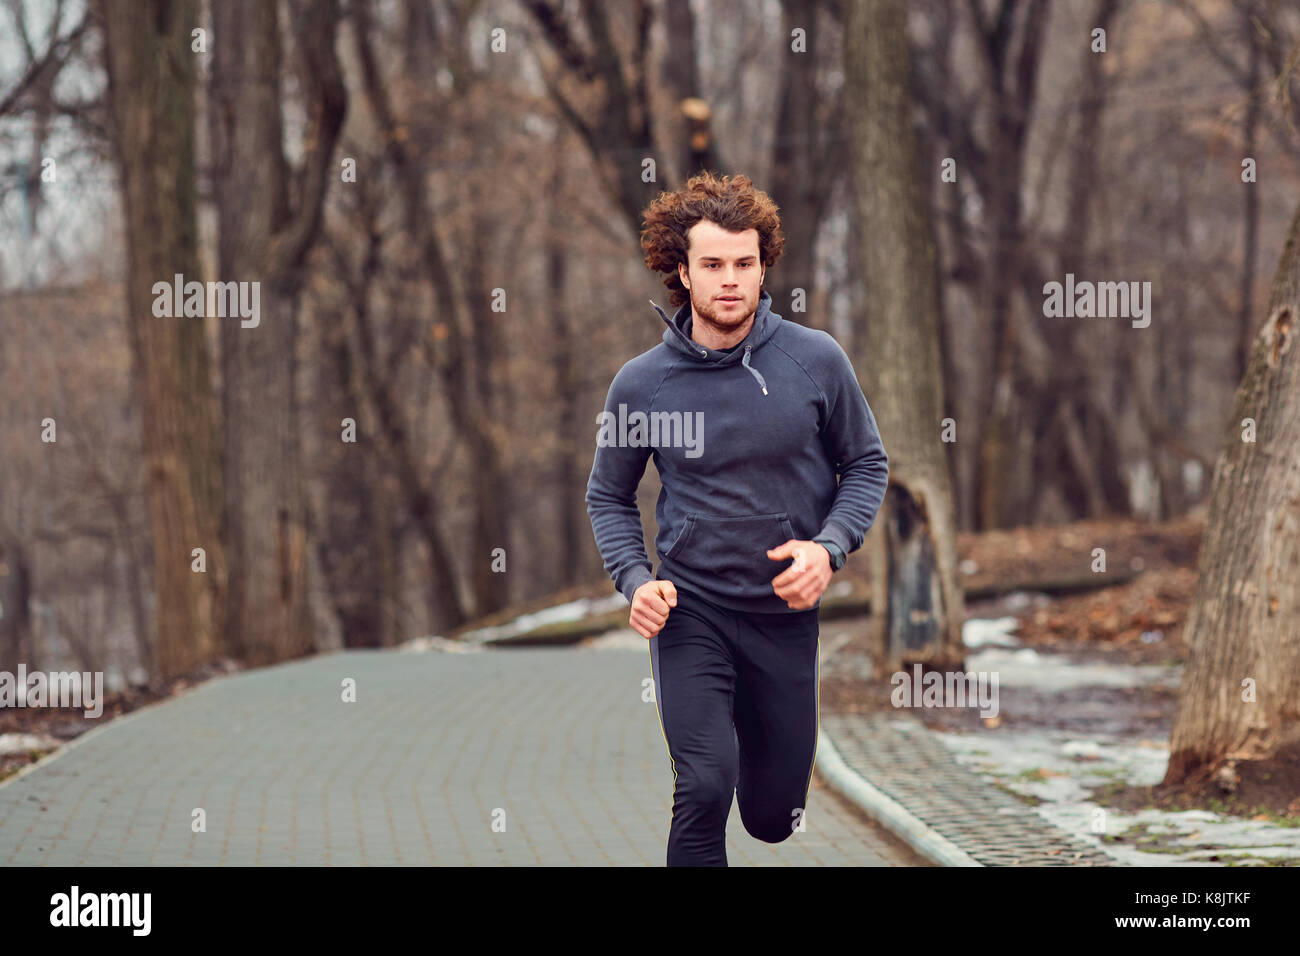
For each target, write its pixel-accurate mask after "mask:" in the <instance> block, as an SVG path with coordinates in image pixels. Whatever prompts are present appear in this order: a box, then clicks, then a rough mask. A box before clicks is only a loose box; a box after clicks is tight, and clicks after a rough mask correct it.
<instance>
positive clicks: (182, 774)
mask: <svg viewBox="0 0 1300 956" xmlns="http://www.w3.org/2000/svg"><path fill="white" fill-rule="evenodd" d="M649 674H650V659H649V654H648V652H647V651H645V650H640V651H633V650H594V649H589V648H581V647H569V648H535V649H518V650H492V651H484V652H481V653H466V654H450V653H405V652H397V651H350V652H342V653H334V654H326V655H322V656H319V657H314V658H310V659H307V660H303V661H297V662H292V663H288V664H283V665H278V666H275V667H270V668H264V669H260V670H256V671H250V672H245V673H242V674H237V675H234V676H231V677H225V678H219V679H216V680H214V681H211V682H209V683H207V684H205V685H203V686H202V687H200V688H198V689H197V690H195V691H192V692H190V693H187V694H185V695H182V696H180V697H177V698H175V699H173V700H170V701H167V702H165V703H162V704H159V705H156V706H153V707H148V708H145V709H142V710H139V711H136V712H134V713H132V714H129V715H127V716H126V717H124V718H119V719H117V720H115V721H112V722H110V723H107V724H105V725H104V726H103V727H102V728H99V729H98V730H96V731H92V732H91V734H88V735H85V736H83V737H81V738H78V739H77V740H76V741H74V742H73V743H72V745H71V746H70V747H68V748H67V749H66V751H65V752H64V753H62V754H61V755H59V756H58V757H57V759H54V760H51V761H50V762H48V763H47V764H44V765H42V766H39V767H37V768H35V769H34V770H32V771H30V772H28V773H26V774H24V775H23V776H21V777H18V778H16V779H11V780H9V781H8V782H6V783H5V784H3V785H0V864H18V865H40V864H51V865H100V866H113V865H187V864H190V865H257V864H271V865H410V864H422V865H427V864H435V865H473V866H482V865H524V866H528V865H538V864H545V865H595V866H602V865H610V864H616V865H632V866H636V865H649V866H662V865H663V862H664V850H665V844H666V840H667V831H668V822H669V818H670V814H671V805H672V804H671V788H672V770H671V766H670V764H669V760H668V753H667V748H666V746H665V743H664V739H663V734H662V731H661V729H660V726H659V722H658V716H657V714H656V712H655V707H654V704H653V703H651V702H643V701H642V699H641V694H642V681H643V679H645V678H647V677H648V676H649ZM345 678H353V679H355V681H356V696H357V700H356V702H355V703H344V702H343V701H342V700H341V687H342V682H343V681H344V679H345ZM199 807H201V808H203V809H204V811H205V812H206V832H203V833H194V832H192V830H191V820H192V815H193V812H194V810H195V808H199ZM498 811H499V812H498ZM494 818H495V819H500V820H503V822H504V827H505V828H504V831H503V832H494V829H493V820H494ZM806 827H807V829H806V831H805V832H803V833H796V834H794V835H793V836H792V837H791V838H790V839H789V840H787V841H786V842H785V843H782V844H779V845H769V844H765V843H761V842H759V841H757V840H755V839H753V838H752V837H750V836H749V835H748V834H747V833H746V832H745V831H744V828H743V826H742V825H741V822H740V816H739V810H738V809H737V808H736V807H735V806H734V805H733V808H732V813H731V817H730V820H729V828H728V841H727V854H728V860H729V862H730V864H731V865H733V866H747V865H759V866H763V865H813V866H818V865H824V866H845V865H847V866H862V865H868V866H870V865H901V866H906V865H917V864H918V863H919V862H920V861H919V859H918V858H917V857H915V856H914V855H913V854H911V852H910V851H909V850H906V849H905V848H903V847H901V845H900V844H898V843H897V842H896V841H895V840H894V839H893V838H892V837H890V836H888V835H887V834H885V833H884V831H883V830H881V829H880V828H879V827H878V826H877V825H876V824H874V823H873V822H871V821H869V820H867V819H865V818H864V817H863V816H862V815H861V814H860V813H859V812H858V811H857V810H856V809H854V808H852V807H851V806H849V805H848V804H846V803H845V802H843V801H842V800H841V799H840V798H839V797H838V796H837V795H835V794H833V793H832V792H830V791H829V790H828V789H826V788H824V787H823V786H822V785H821V782H820V781H814V787H813V791H812V795H811V798H810V801H809V808H808V812H807V816H806Z"/></svg>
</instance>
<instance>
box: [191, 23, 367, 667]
mask: <svg viewBox="0 0 1300 956" xmlns="http://www.w3.org/2000/svg"><path fill="white" fill-rule="evenodd" d="M278 10H279V6H278V4H275V3H263V2H260V0H230V2H222V3H216V4H213V5H212V26H213V69H212V80H211V85H210V89H209V96H210V108H209V115H208V118H209V124H210V129H211V132H212V147H213V149H212V151H213V175H212V178H213V184H214V187H215V190H216V193H217V195H219V196H220V197H221V201H220V203H219V204H218V209H217V212H218V222H219V228H220V239H219V261H220V266H219V268H220V271H221V275H222V277H223V279H224V280H225V281H257V282H260V283H261V285H262V287H263V289H264V290H265V293H266V295H265V302H264V305H265V312H266V314H265V315H264V316H262V317H261V318H260V320H259V324H258V325H257V326H255V327H250V328H245V327H244V326H243V323H242V322H241V321H229V320H227V321H225V322H224V323H223V324H222V326H221V341H222V380H223V390H222V406H223V410H224V423H225V460H224V465H225V472H224V477H225V488H226V496H225V504H226V522H227V523H226V529H227V531H226V533H227V540H228V542H229V558H230V561H229V564H230V614H229V622H228V626H229V631H228V640H229V643H230V646H231V647H232V648H233V649H234V652H235V653H236V654H237V656H239V657H240V658H241V659H244V660H247V661H249V662H252V663H270V662H274V661H278V660H283V659H285V658H290V657H297V656H300V655H302V654H305V653H308V652H310V651H311V650H312V647H313V643H314V642H313V637H312V630H311V617H310V615H309V613H308V602H307V563H306V556H307V547H308V543H307V533H306V530H307V519H306V511H305V508H306V505H305V498H304V495H303V489H302V480H301V475H300V468H299V449H298V441H299V431H300V426H299V414H298V407H297V403H296V400H295V365H296V342H297V311H298V300H299V292H300V290H301V288H302V285H303V282H304V278H305V271H304V265H305V262H306V259H307V255H308V253H309V252H310V250H311V248H312V246H313V245H314V244H315V242H316V238H317V235H318V234H319V231H320V222H321V209H322V204H323V202H324V198H325V193H326V190H327V189H328V184H329V182H330V179H331V178H332V174H333V170H332V163H333V153H334V144H335V142H336V141H337V139H338V133H339V129H340V127H341V126H342V123H343V117H344V113H345V112H346V109H347V93H346V91H345V89H344V86H343V79H342V75H341V73H340V70H339V64H338V60H337V57H336V55H335V51H334V43H335V36H336V33H337V28H338V19H339V12H338V5H337V2H336V0H294V2H291V3H290V4H289V10H290V11H291V18H292V24H291V28H292V33H293V36H294V40H295V44H296V49H297V54H298V60H299V61H300V63H301V69H300V76H301V79H302V82H301V84H300V86H301V89H302V90H303V91H304V95H305V96H306V97H307V104H306V107H307V114H308V118H309V121H310V128H309V130H308V132H307V135H306V141H307V147H306V150H305V152H306V156H305V159H304V164H303V169H302V170H301V172H300V173H298V175H297V176H295V175H294V174H293V173H292V172H291V170H290V167H289V162H288V160H287V159H286V158H285V156H284V153H283V146H282V142H283V139H284V122H283V113H282V105H281V94H280V86H281V84H280V77H281V68H282V61H283V59H284V53H283V49H282V40H281V28H280V24H279V18H278ZM295 179H297V183H296V187H297V188H293V187H294V185H295V184H294V180H295ZM295 197H296V200H297V201H296V203H295V202H294V201H293V200H294V198H295Z"/></svg>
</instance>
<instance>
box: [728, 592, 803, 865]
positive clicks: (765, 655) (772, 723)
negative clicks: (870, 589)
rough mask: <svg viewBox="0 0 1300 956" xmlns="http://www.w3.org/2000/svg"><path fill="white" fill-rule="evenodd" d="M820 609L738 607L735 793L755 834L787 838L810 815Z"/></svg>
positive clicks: (771, 840)
mask: <svg viewBox="0 0 1300 956" xmlns="http://www.w3.org/2000/svg"><path fill="white" fill-rule="evenodd" d="M817 613H818V612H817V609H816V608H813V609H810V610H808V611H798V612H794V613H791V614H779V613H778V614H743V615H738V623H739V633H738V634H737V637H736V643H735V648H736V649H735V660H736V696H735V722H736V735H737V737H738V738H739V743H740V774H739V780H738V782H737V786H736V799H737V801H738V803H739V806H740V819H741V821H742V822H743V823H744V824H745V829H746V830H748V831H749V833H750V835H751V836H754V837H756V838H757V839H759V840H763V841H765V842H767V843H780V842H781V841H782V840H784V839H786V838H787V837H788V836H790V834H791V833H792V832H794V829H795V827H796V826H797V825H798V824H799V822H800V820H801V819H802V818H803V813H804V808H805V806H806V805H807V801H808V788H809V786H810V784H811V783H812V771H813V763H814V761H815V760H816V755H817V732H818V718H817V706H818V679H819V677H820V673H819V665H818V660H817V650H818V643H819V642H818V627H819V622H818V618H817Z"/></svg>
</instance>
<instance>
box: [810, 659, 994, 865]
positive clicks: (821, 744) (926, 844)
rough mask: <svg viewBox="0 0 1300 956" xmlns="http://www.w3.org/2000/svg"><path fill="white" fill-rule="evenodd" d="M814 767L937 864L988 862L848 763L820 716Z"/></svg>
mask: <svg viewBox="0 0 1300 956" xmlns="http://www.w3.org/2000/svg"><path fill="white" fill-rule="evenodd" d="M819 643H820V640H819ZM846 643H848V638H847V637H844V638H842V639H841V640H839V641H837V642H835V643H833V644H831V645H830V646H829V647H828V648H827V649H826V651H825V653H824V654H823V655H822V662H823V663H824V662H825V661H826V660H829V659H830V658H832V657H834V656H835V654H837V653H838V652H839V650H840V648H842V647H843V646H844V645H845V644H846ZM818 666H819V667H820V663H819V665H818ZM820 683H821V679H820V678H818V684H820ZM819 696H820V695H819ZM819 709H820V705H819ZM813 769H814V770H815V771H818V772H820V774H821V777H822V779H823V780H825V781H826V783H827V784H829V785H830V787H831V789H832V790H834V791H835V792H836V793H838V794H839V795H840V796H841V797H843V798H844V799H845V800H847V801H849V803H851V804H853V805H854V806H856V807H857V808H858V809H859V810H861V811H862V812H863V813H865V814H866V815H867V816H869V817H871V819H873V820H875V821H876V822H877V823H879V824H880V825H881V826H882V827H884V828H885V829H886V830H888V831H889V832H890V833H892V834H893V835H894V836H896V837H898V838H899V839H900V840H902V841H903V842H904V843H906V844H907V845H908V846H910V847H911V848H912V849H913V850H915V851H916V852H917V853H919V854H920V855H921V856H923V857H924V858H925V859H927V860H929V861H930V862H931V863H934V864H935V865H936V866H983V865H984V864H983V863H981V862H979V861H978V860H976V859H975V858H974V857H973V856H971V855H970V854H969V853H967V852H966V851H965V850H963V849H961V847H959V846H957V845H956V844H955V843H953V842H952V841H951V840H948V839H947V838H946V837H944V836H943V835H942V834H941V833H939V832H938V831H937V830H935V829H933V828H932V827H930V826H929V825H927V824H926V823H925V821H923V820H922V819H921V818H920V817H917V816H916V815H915V814H913V813H912V812H911V811H910V810H908V809H907V808H906V807H904V806H903V805H902V804H901V803H899V802H898V801H897V800H895V799H894V798H893V797H890V796H889V795H888V794H886V793H884V792H882V791H881V790H879V789H877V788H876V787H874V786H872V785H871V784H870V783H869V782H868V781H867V779H866V778H865V777H863V776H862V775H861V774H859V773H858V772H857V771H856V770H854V769H853V768H852V767H850V766H849V765H848V764H846V763H845V762H844V758H843V757H841V756H840V752H839V750H837V749H836V747H835V742H834V740H833V739H832V738H831V735H830V734H828V733H827V732H826V731H824V730H822V729H821V718H820V715H819V717H818V722H817V756H816V758H815V759H814V760H813Z"/></svg>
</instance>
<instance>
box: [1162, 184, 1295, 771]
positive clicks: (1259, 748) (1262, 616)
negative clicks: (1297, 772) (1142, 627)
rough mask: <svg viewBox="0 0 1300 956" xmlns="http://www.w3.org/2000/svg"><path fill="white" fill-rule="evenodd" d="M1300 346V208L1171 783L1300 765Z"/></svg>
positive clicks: (1261, 340) (1235, 443)
mask: <svg viewBox="0 0 1300 956" xmlns="http://www.w3.org/2000/svg"><path fill="white" fill-rule="evenodd" d="M1297 338H1300V208H1297V209H1296V213H1295V217H1294V219H1293V220H1292V222H1291V228H1290V231H1289V234H1288V235H1287V240H1286V247H1285V249H1284V250H1283V252H1282V258H1281V262H1280V263H1279V264H1278V270H1277V275H1276V277H1275V278H1274V279H1273V287H1272V290H1271V291H1270V294H1269V303H1268V312H1267V317H1266V318H1265V320H1264V323H1263V326H1262V327H1261V329H1260V331H1259V334H1258V335H1257V336H1256V337H1255V343H1254V348H1253V349H1252V350H1251V356H1250V364H1249V366H1248V367H1247V369H1246V377H1245V378H1244V379H1242V381H1241V385H1240V386H1239V387H1238V389H1237V397H1236V401H1235V403H1234V405H1233V409H1232V417H1231V421H1230V422H1229V434H1228V436H1227V438H1226V440H1225V442H1224V447H1223V452H1222V454H1220V456H1219V461H1218V464H1217V466H1216V467H1215V470H1214V485H1213V488H1212V490H1211V493H1210V517H1209V525H1208V526H1207V528H1206V533H1205V540H1204V541H1203V542H1202V544H1201V554H1200V569H1199V574H1200V577H1199V580H1198V582H1197V588H1196V595H1195V597H1194V598H1193V600H1192V605H1191V609H1190V610H1189V612H1188V617H1187V628H1186V632H1185V640H1186V641H1187V645H1188V647H1189V648H1190V649H1191V657H1190V660H1189V661H1188V663H1187V666H1186V669H1185V670H1184V672H1183V686H1182V692H1181V694H1180V695H1179V702H1178V713H1177V716H1176V718H1175V721H1174V728H1173V732H1172V734H1171V737H1170V743H1169V767H1168V770H1167V771H1166V773H1165V779H1164V781H1163V782H1164V784H1165V785H1173V784H1188V785H1194V784H1196V783H1198V782H1200V781H1202V780H1204V779H1205V778H1206V777H1207V776H1209V775H1210V774H1213V773H1216V772H1218V771H1220V770H1221V769H1227V770H1228V771H1229V772H1231V770H1232V767H1233V765H1234V764H1235V763H1236V762H1237V761H1263V762H1264V764H1263V766H1262V768H1261V769H1265V770H1266V769H1267V768H1268V761H1270V760H1273V759H1276V760H1277V761H1278V762H1279V764H1281V763H1283V762H1285V763H1286V765H1287V766H1288V767H1292V766H1294V760H1295V753H1296V752H1297V749H1298V748H1300V709H1298V708H1297V705H1296V701H1297V700H1300V347H1297V344H1296V340H1297ZM1248 420H1249V421H1248ZM1251 429H1257V431H1256V432H1255V434H1254V435H1253V438H1252V436H1251V435H1250V434H1249V430H1251ZM1284 751H1285V752H1286V753H1283V752H1284Z"/></svg>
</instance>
